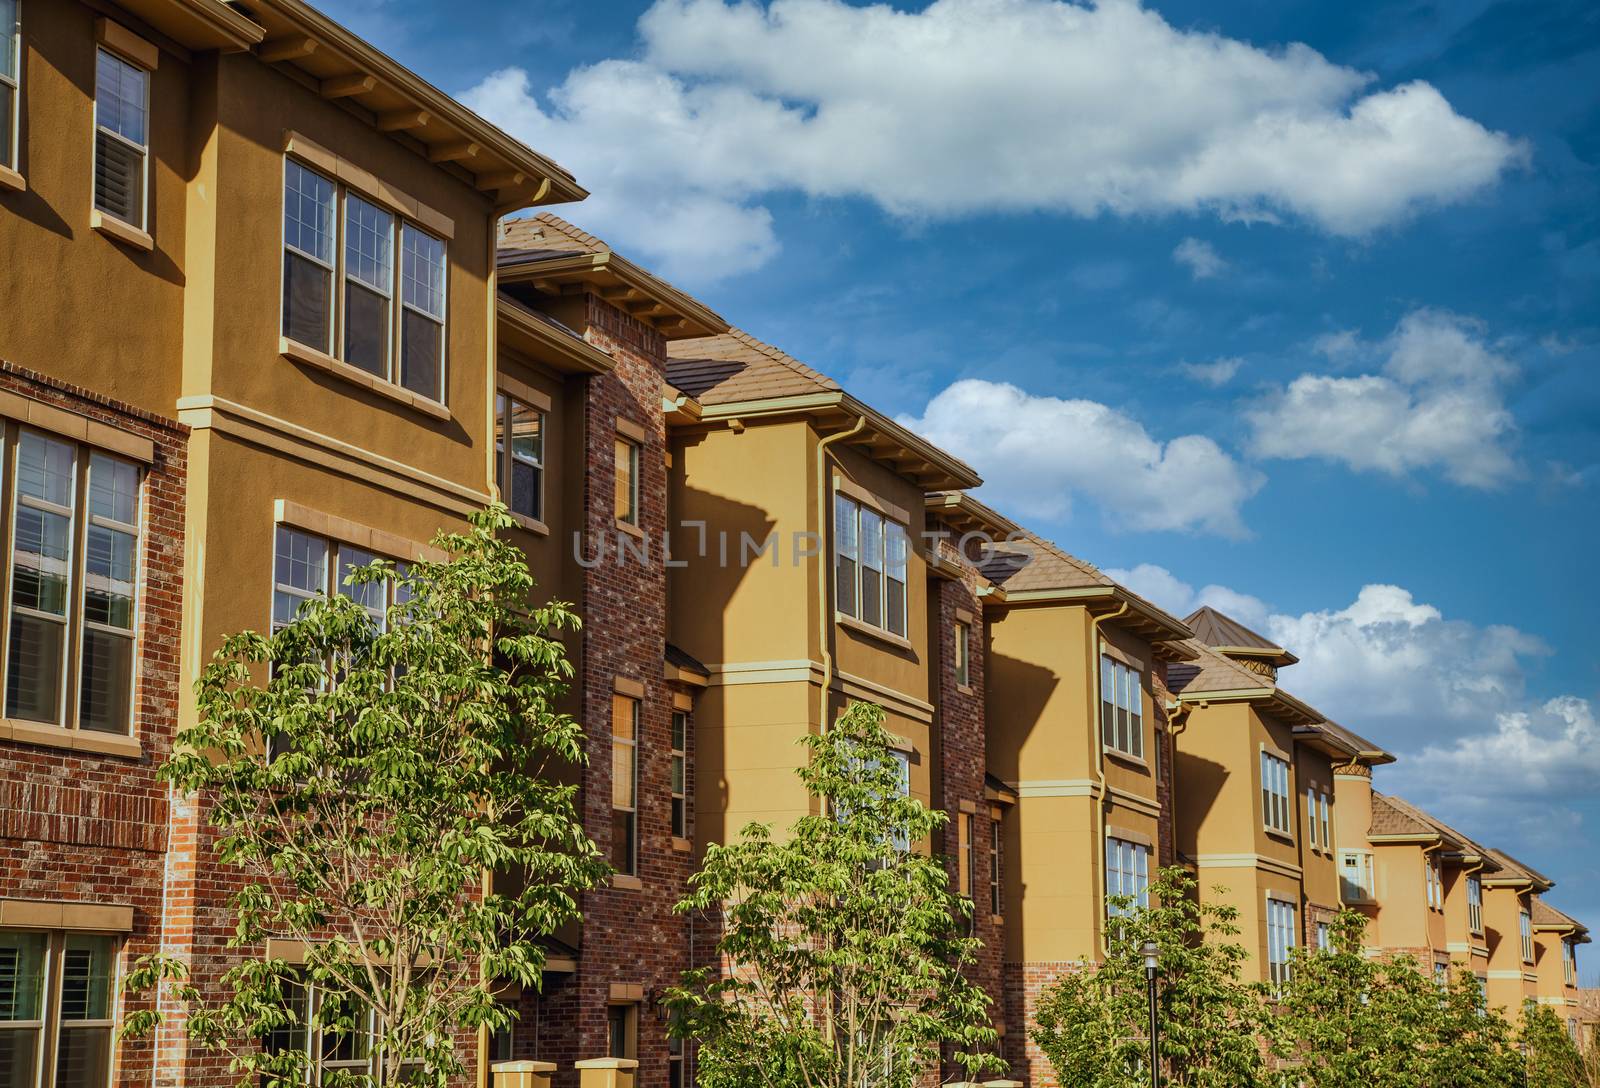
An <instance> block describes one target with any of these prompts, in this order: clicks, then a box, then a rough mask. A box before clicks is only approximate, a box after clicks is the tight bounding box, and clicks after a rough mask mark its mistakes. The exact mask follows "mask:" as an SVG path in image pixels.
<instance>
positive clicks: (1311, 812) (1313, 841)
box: [1306, 786, 1320, 850]
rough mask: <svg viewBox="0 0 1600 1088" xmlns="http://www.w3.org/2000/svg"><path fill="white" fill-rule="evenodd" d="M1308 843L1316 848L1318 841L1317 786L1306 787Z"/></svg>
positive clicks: (1312, 847)
mask: <svg viewBox="0 0 1600 1088" xmlns="http://www.w3.org/2000/svg"><path fill="white" fill-rule="evenodd" d="M1306 845H1308V846H1310V847H1311V849H1313V850H1316V849H1318V848H1319V846H1320V844H1319V843H1318V842H1317V787H1315V786H1307V787H1306Z"/></svg>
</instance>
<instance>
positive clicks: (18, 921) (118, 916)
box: [0, 899, 133, 933]
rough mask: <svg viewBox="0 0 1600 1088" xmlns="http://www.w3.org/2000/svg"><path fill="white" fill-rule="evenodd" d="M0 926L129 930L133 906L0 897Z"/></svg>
mask: <svg viewBox="0 0 1600 1088" xmlns="http://www.w3.org/2000/svg"><path fill="white" fill-rule="evenodd" d="M0 926H18V927H20V928H23V929H71V930H77V931H80V932H83V931H87V932H93V933H132V932H133V908H132V907H131V906H127V905H124V904H120V903H68V902H64V901H61V900H56V899H0Z"/></svg>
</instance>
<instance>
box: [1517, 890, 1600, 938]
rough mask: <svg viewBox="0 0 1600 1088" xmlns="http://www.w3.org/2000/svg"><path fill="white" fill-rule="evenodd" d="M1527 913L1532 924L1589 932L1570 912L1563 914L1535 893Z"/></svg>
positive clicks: (1541, 926)
mask: <svg viewBox="0 0 1600 1088" xmlns="http://www.w3.org/2000/svg"><path fill="white" fill-rule="evenodd" d="M1529 913H1530V914H1532V916H1533V924H1534V925H1535V926H1538V927H1540V928H1543V929H1567V928H1571V929H1574V930H1577V931H1578V932H1579V933H1588V932H1589V927H1588V926H1586V925H1584V924H1583V923H1582V922H1580V921H1578V920H1577V919H1576V918H1574V917H1572V916H1571V915H1570V914H1563V913H1562V912H1561V911H1559V910H1557V909H1556V908H1555V907H1552V906H1551V905H1550V904H1549V903H1546V902H1545V901H1544V900H1543V899H1542V898H1540V897H1539V896H1537V895H1536V896H1534V897H1533V909H1532V910H1531V911H1530V912H1529Z"/></svg>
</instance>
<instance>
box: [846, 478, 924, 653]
mask: <svg viewBox="0 0 1600 1088" xmlns="http://www.w3.org/2000/svg"><path fill="white" fill-rule="evenodd" d="M910 553H911V540H910V536H909V535H908V534H907V532H906V527H905V526H904V525H901V524H900V523H899V522H896V521H892V520H890V519H889V518H886V517H885V516H884V515H883V514H882V513H880V512H878V511H877V510H874V509H873V508H872V507H870V506H866V505H864V504H862V503H859V502H856V501H855V500H854V499H851V498H848V497H847V496H845V495H844V494H842V493H839V492H835V493H834V497H833V555H834V607H835V608H836V609H837V610H838V612H839V614H840V615H843V616H849V617H851V618H852V619H857V620H860V621H861V622H862V623H865V624H867V625H869V626H871V627H876V628H879V629H880V630H883V631H887V632H888V633H889V634H891V635H896V636H899V637H904V636H905V633H906V622H907V621H906V617H907V614H908V608H909V602H908V585H909V583H908V581H907V579H908V577H909V573H908V564H909V562H910Z"/></svg>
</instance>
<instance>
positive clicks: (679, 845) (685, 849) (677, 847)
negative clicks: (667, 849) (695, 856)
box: [672, 835, 694, 854]
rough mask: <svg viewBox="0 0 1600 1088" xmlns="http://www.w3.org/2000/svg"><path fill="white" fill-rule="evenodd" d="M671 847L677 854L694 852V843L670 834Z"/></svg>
mask: <svg viewBox="0 0 1600 1088" xmlns="http://www.w3.org/2000/svg"><path fill="white" fill-rule="evenodd" d="M672 849H673V850H674V851H675V852H676V853H679V854H692V853H694V843H692V842H690V841H689V840H688V839H684V838H680V837H678V836H677V835H674V836H672Z"/></svg>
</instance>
